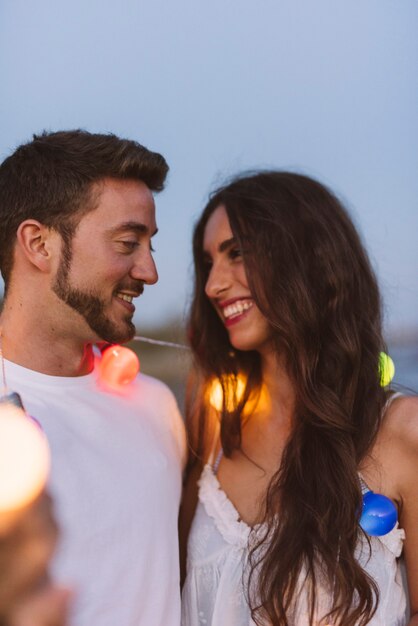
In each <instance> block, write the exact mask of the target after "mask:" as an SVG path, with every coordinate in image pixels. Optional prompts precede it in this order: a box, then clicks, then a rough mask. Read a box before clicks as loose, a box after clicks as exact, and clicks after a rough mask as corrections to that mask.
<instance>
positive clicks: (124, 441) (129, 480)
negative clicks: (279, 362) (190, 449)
mask: <svg viewBox="0 0 418 626" xmlns="http://www.w3.org/2000/svg"><path fill="white" fill-rule="evenodd" d="M5 370H6V377H7V383H8V387H9V388H10V390H12V391H17V392H18V393H19V394H20V395H21V397H22V400H23V403H24V405H25V408H26V410H27V412H28V413H29V414H30V415H32V416H33V417H35V418H36V419H37V420H38V421H39V422H40V424H41V426H42V428H43V430H44V432H45V433H46V436H47V438H48V440H49V443H50V446H51V452H52V470H51V477H50V484H49V491H50V493H51V495H52V496H53V499H54V505H55V512H56V516H57V519H58V522H59V525H60V530H61V535H60V542H59V546H58V549H57V552H56V555H55V558H54V560H53V563H52V573H53V575H54V578H55V580H56V581H57V582H60V583H63V584H66V585H70V586H71V587H73V589H74V591H75V598H74V602H73V610H72V616H71V619H70V624H71V625H72V626H179V622H180V598H179V572H178V569H179V568H178V540H177V516H178V507H179V502H180V495H181V474H182V464H183V459H184V456H185V436H184V427H183V423H182V420H181V417H180V414H179V411H178V408H177V404H176V401H175V399H174V397H173V395H172V393H171V392H170V391H169V389H168V388H167V387H166V386H165V385H164V384H163V383H161V382H160V381H157V380H155V379H153V378H150V377H149V376H145V375H142V374H140V375H139V376H138V377H137V379H136V380H135V381H134V382H133V383H131V384H130V385H129V386H128V387H127V388H126V391H125V392H124V393H123V394H116V393H114V392H110V391H107V390H105V389H103V388H100V386H99V384H98V382H97V375H96V373H95V372H93V373H91V374H89V375H87V376H80V377H72V378H66V377H60V376H47V375H45V374H40V373H39V372H35V371H33V370H28V369H26V368H23V367H20V366H18V365H16V364H14V363H11V362H9V361H5Z"/></svg>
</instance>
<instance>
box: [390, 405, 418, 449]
mask: <svg viewBox="0 0 418 626" xmlns="http://www.w3.org/2000/svg"><path fill="white" fill-rule="evenodd" d="M382 431H383V434H384V435H385V437H387V438H390V439H391V441H392V444H395V445H398V446H400V447H401V448H404V449H405V452H408V450H411V451H415V452H418V397H416V396H403V395H400V396H396V397H394V398H393V400H391V401H390V403H389V406H388V407H387V409H386V411H385V415H384V417H383V420H382Z"/></svg>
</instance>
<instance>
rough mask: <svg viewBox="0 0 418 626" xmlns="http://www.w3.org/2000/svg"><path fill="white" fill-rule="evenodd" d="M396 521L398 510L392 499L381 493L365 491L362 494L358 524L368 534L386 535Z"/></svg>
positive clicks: (375, 535)
mask: <svg viewBox="0 0 418 626" xmlns="http://www.w3.org/2000/svg"><path fill="white" fill-rule="evenodd" d="M397 521H398V512H397V510H396V506H395V505H394V504H393V502H392V500H390V499H389V498H387V497H386V496H384V495H383V494H381V493H374V492H373V491H367V493H365V494H364V495H363V509H362V513H361V518H360V526H361V527H362V529H363V530H364V532H366V533H367V534H368V535H371V536H374V537H380V536H381V535H387V533H390V531H391V530H393V528H394V527H395V525H396V522H397Z"/></svg>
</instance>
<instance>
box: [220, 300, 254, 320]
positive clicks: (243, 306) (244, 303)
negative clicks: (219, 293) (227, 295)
mask: <svg viewBox="0 0 418 626" xmlns="http://www.w3.org/2000/svg"><path fill="white" fill-rule="evenodd" d="M252 306H253V303H252V302H250V301H248V300H238V301H237V302H234V304H230V305H229V306H226V307H225V308H224V309H223V314H224V317H225V318H226V319H229V318H231V317H236V316H237V315H241V314H242V313H244V311H248V309H250V308H251V307H252Z"/></svg>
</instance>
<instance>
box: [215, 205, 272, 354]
mask: <svg viewBox="0 0 418 626" xmlns="http://www.w3.org/2000/svg"><path fill="white" fill-rule="evenodd" d="M203 254H204V257H205V259H206V262H207V265H208V278H207V281H206V286H205V292H206V295H207V297H208V298H209V299H210V301H211V302H212V304H213V306H214V307H215V309H216V312H217V313H218V315H219V317H220V319H221V320H222V322H223V324H224V325H225V328H226V330H227V331H228V334H229V340H230V342H231V344H232V345H233V346H234V348H236V349H237V350H257V351H258V352H264V351H266V350H270V339H271V334H272V333H271V328H270V326H269V324H268V322H267V320H266V319H265V317H264V316H263V315H262V313H261V311H260V309H258V307H257V306H256V304H255V302H254V300H253V297H252V295H251V291H250V289H249V287H248V281H247V275H246V271H245V266H244V262H243V259H242V255H241V250H240V248H239V246H238V243H237V241H236V240H235V238H234V235H233V234H232V231H231V226H230V224H229V219H228V215H227V213H226V210H225V207H224V206H222V205H221V206H219V207H218V208H216V209H215V210H214V212H213V213H212V215H211V216H210V218H209V220H208V222H207V224H206V228H205V232H204V237H203Z"/></svg>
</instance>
